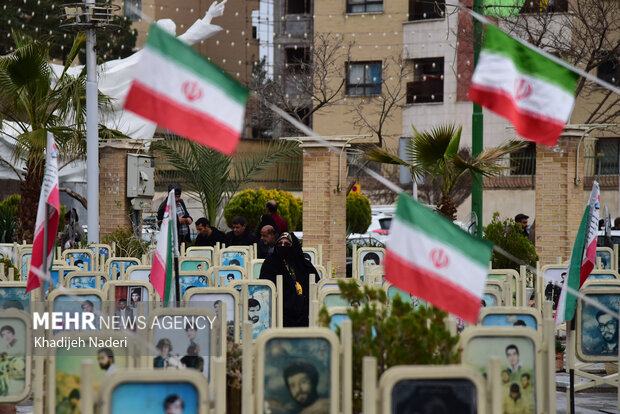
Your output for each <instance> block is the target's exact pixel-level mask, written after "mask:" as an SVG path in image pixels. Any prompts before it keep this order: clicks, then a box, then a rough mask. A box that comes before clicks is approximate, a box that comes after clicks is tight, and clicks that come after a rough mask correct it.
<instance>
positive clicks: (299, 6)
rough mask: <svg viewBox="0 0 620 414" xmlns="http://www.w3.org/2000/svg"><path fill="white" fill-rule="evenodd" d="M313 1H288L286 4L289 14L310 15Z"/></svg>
mask: <svg viewBox="0 0 620 414" xmlns="http://www.w3.org/2000/svg"><path fill="white" fill-rule="evenodd" d="M310 6H311V0H288V1H287V2H286V13H287V14H310V13H311V11H310Z"/></svg>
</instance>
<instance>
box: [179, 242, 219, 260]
mask: <svg viewBox="0 0 620 414" xmlns="http://www.w3.org/2000/svg"><path fill="white" fill-rule="evenodd" d="M213 251H214V249H213V247H209V246H191V247H188V248H187V249H186V250H185V256H186V257H200V258H206V259H208V260H209V261H210V262H211V263H213Z"/></svg>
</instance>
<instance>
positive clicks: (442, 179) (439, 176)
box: [366, 125, 526, 221]
mask: <svg viewBox="0 0 620 414" xmlns="http://www.w3.org/2000/svg"><path fill="white" fill-rule="evenodd" d="M462 129H463V127H458V128H456V126H455V125H440V126H437V127H434V128H432V129H431V130H430V131H422V132H420V131H418V130H417V129H416V128H415V127H413V131H414V134H413V136H412V137H411V139H410V140H409V142H408V143H407V151H406V152H407V159H406V160H403V159H401V158H399V157H398V156H397V155H394V154H392V153H390V152H388V151H386V150H384V149H382V148H378V147H375V148H374V149H372V150H370V151H368V152H367V153H366V157H367V158H368V159H369V160H370V161H375V162H380V163H384V164H396V165H403V166H406V167H408V168H409V170H410V171H411V176H412V177H414V179H417V178H421V177H424V176H428V177H430V178H431V180H433V182H434V183H435V184H436V185H437V186H438V187H439V188H440V190H441V199H440V201H439V202H438V203H437V211H439V213H440V214H442V215H443V216H445V217H447V218H448V219H450V220H452V221H454V220H456V206H455V205H454V202H453V200H452V190H453V189H454V188H455V185H456V184H457V182H458V181H459V179H460V178H461V177H462V176H464V175H465V174H471V175H472V178H473V179H479V178H478V177H477V174H480V175H481V176H483V177H489V176H493V175H497V174H499V172H500V171H502V170H504V169H505V167H503V166H501V165H500V161H501V159H502V157H503V156H504V155H506V154H509V153H511V152H513V151H515V150H518V149H520V148H523V147H524V146H525V145H526V143H525V142H523V141H510V142H508V143H506V144H503V145H501V146H499V147H494V148H487V149H485V150H484V151H483V152H481V153H480V154H478V155H477V156H475V157H473V158H472V160H471V161H468V160H465V159H464V158H463V157H461V156H460V155H459V153H458V151H459V144H460V141H461V131H462Z"/></svg>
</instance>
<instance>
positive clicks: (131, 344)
mask: <svg viewBox="0 0 620 414" xmlns="http://www.w3.org/2000/svg"><path fill="white" fill-rule="evenodd" d="M63 337H64V338H67V339H68V340H72V339H79V338H82V339H83V340H84V341H85V342H86V343H88V342H89V339H90V338H92V337H97V338H101V339H104V340H105V339H108V338H112V339H118V340H123V339H127V352H126V355H124V356H125V364H124V365H122V366H121V369H120V372H121V373H123V374H126V373H129V372H132V370H133V368H135V341H133V340H130V339H129V337H127V336H126V335H125V334H123V333H121V332H118V331H113V330H100V331H90V332H64V333H59V334H56V335H54V336H52V337H51V338H50V339H52V340H55V339H59V338H63ZM89 348H90V347H89ZM95 348H99V347H95ZM58 350H59V349H58V348H50V349H49V350H48V352H49V355H48V357H47V361H46V363H47V369H48V371H47V372H48V373H49V374H48V375H47V380H46V390H47V398H46V400H47V406H48V409H47V412H48V414H55V413H56V403H57V402H58V401H57V398H56V392H57V388H58V385H57V384H56V372H57V367H56V362H57V359H58V358H59V355H58ZM113 351H114V350H113ZM82 352H84V351H82ZM96 355H97V354H96V353H95V358H96ZM68 356H69V357H72V358H76V360H78V359H79V361H80V362H81V360H83V359H85V358H87V357H85V356H84V355H81V352H78V354H77V355H68ZM90 357H92V355H91V356H89V358H90ZM115 358H118V357H117V356H116V355H115ZM115 364H116V361H115ZM78 367H79V362H78ZM78 369H79V368H78ZM96 370H97V367H95V366H94V367H93V379H94V378H95V376H96V373H97V371H96ZM117 372H119V371H117ZM80 374H81V373H80ZM110 375H112V374H110ZM104 378H105V376H104ZM100 383H103V379H101V380H100ZM93 385H95V384H93ZM79 391H80V393H81V392H82V390H81V389H80V390H79ZM93 395H95V394H94V391H93ZM93 402H94V403H96V399H93Z"/></svg>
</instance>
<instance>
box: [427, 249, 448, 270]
mask: <svg viewBox="0 0 620 414" xmlns="http://www.w3.org/2000/svg"><path fill="white" fill-rule="evenodd" d="M431 261H432V262H433V265H434V266H435V267H436V268H437V269H441V268H442V267H446V266H448V265H449V264H450V259H449V258H448V255H447V254H446V252H445V251H444V249H433V250H431Z"/></svg>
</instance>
